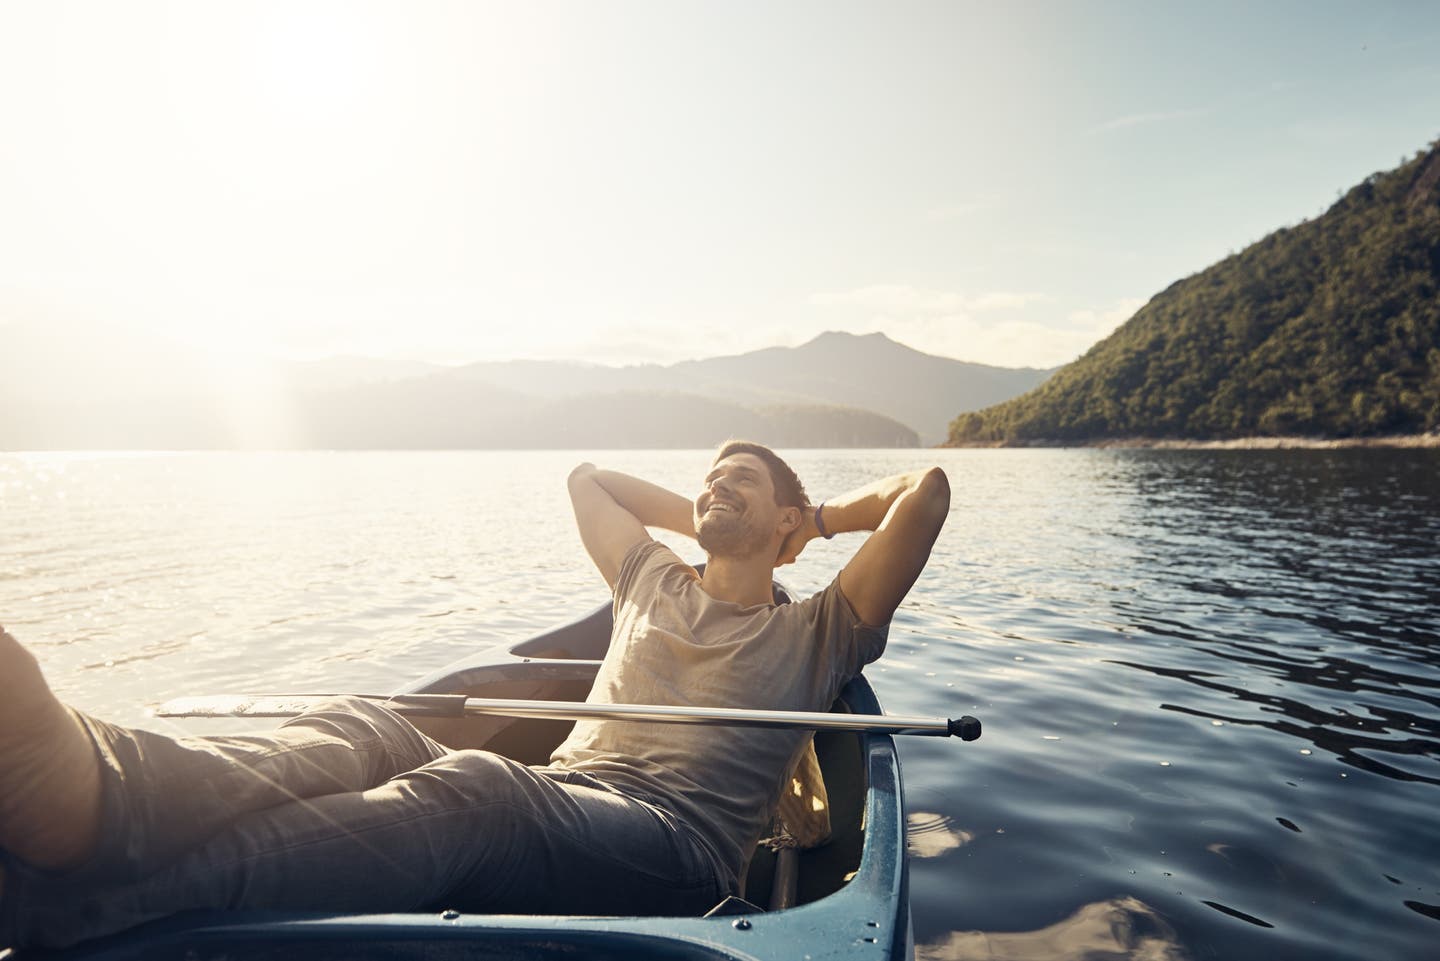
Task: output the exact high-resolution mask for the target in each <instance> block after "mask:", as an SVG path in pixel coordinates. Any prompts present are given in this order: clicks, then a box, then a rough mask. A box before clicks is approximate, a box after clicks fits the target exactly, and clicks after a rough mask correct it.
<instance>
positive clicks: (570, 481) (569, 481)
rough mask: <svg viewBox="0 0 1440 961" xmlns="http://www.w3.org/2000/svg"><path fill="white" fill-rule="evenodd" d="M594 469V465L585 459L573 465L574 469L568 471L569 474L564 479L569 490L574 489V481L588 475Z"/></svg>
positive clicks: (592, 472)
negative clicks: (581, 462) (583, 461)
mask: <svg viewBox="0 0 1440 961" xmlns="http://www.w3.org/2000/svg"><path fill="white" fill-rule="evenodd" d="M595 470H596V467H595V465H594V464H592V463H590V462H589V461H586V462H585V463H583V464H579V465H577V466H576V467H575V469H574V470H572V471H571V472H570V476H569V477H567V478H566V479H565V483H566V485H567V486H569V487H570V489H571V490H574V488H575V483H576V482H577V481H580V480H583V479H584V478H586V477H589V476H590V475H591V474H594V473H595Z"/></svg>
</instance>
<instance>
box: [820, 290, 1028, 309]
mask: <svg viewBox="0 0 1440 961" xmlns="http://www.w3.org/2000/svg"><path fill="white" fill-rule="evenodd" d="M1052 300H1054V298H1053V297H1051V296H1050V295H1049V294H1042V293H1038V292H1035V291H1010V290H993V291H986V292H985V293H981V294H973V295H969V294H963V293H960V292H958V291H951V290H931V289H927V288H924V287H912V286H910V285H908V284H871V285H869V286H867V287H856V288H854V289H852V290H844V291H829V292H823V293H817V294H811V295H810V297H809V302H810V303H811V304H813V305H815V306H817V307H853V308H858V309H861V310H867V311H872V312H876V313H885V314H920V315H935V314H955V313H967V312H970V311H986V310H1018V309H1020V308H1022V307H1025V306H1028V305H1030V304H1040V303H1047V302H1049V301H1052Z"/></svg>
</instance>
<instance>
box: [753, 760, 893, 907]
mask: <svg viewBox="0 0 1440 961" xmlns="http://www.w3.org/2000/svg"><path fill="white" fill-rule="evenodd" d="M860 745H861V739H860V735H858V734H856V733H854V732H849V731H822V732H820V733H818V734H816V735H815V738H814V741H813V742H812V747H813V754H814V758H815V760H816V761H817V762H818V766H819V770H820V771H821V772H822V773H823V776H824V782H823V783H824V784H825V785H826V787H827V788H828V790H827V793H826V802H827V803H826V809H827V813H828V814H829V818H828V821H829V825H828V830H827V831H826V833H825V835H824V836H823V837H822V838H816V837H815V836H814V835H813V834H809V835H807V840H811V841H812V843H810V844H805V845H802V844H800V843H798V841H799V840H800V837H799V836H796V835H793V834H792V835H791V836H792V837H793V838H794V839H795V841H796V842H797V843H787V842H782V843H780V844H776V845H767V844H765V843H764V842H762V843H761V844H760V845H759V846H758V847H757V848H756V849H755V853H754V855H753V856H752V857H751V860H750V868H749V870H748V871H747V873H746V877H745V881H744V887H743V888H742V889H741V893H742V895H743V896H744V898H745V899H746V900H747V901H750V902H753V903H755V904H764V905H769V906H770V909H771V910H777V909H780V908H784V907H792V906H794V905H797V904H808V903H810V902H812V901H817V900H819V899H820V898H823V897H826V896H827V895H830V894H833V893H834V892H836V891H838V890H839V889H840V888H842V887H844V885H845V883H846V881H848V880H849V879H850V877H851V876H852V875H853V874H854V872H855V870H856V869H857V868H858V867H859V866H860V855H861V853H862V851H863V849H864V845H865V828H864V824H863V823H862V822H863V814H864V806H865V789H866V777H865V763H864V757H863V755H862V753H861V746H860ZM777 837H779V835H777Z"/></svg>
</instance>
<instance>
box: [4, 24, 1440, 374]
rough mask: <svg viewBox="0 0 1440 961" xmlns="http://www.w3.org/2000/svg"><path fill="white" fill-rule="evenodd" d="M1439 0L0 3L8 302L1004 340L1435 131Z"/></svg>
mask: <svg viewBox="0 0 1440 961" xmlns="http://www.w3.org/2000/svg"><path fill="white" fill-rule="evenodd" d="M1437 51H1440V4H1435V3H1428V2H1414V3H1389V4H1386V3H1375V2H1365V3H1361V2H1354V3H1322V2H1313V0H1312V2H1303V3H1279V2H1263V3H1253V2H1245V3H1237V4H1220V3H1213V2H1206V3H1179V2H1174V3H1170V2H1145V3H1138V2H1137V3H1081V2H1065V3H1043V4H1042V3H1018V2H1017V3H999V2H994V3H984V4H977V3H905V2H888V3H880V2H876V3H866V4H855V3H843V2H817V3H789V2H780V0H776V2H765V3H759V2H755V3H749V2H733V0H732V2H725V3H719V2H717V3H703V4H702V3H686V2H654V3H613V2H611V3H606V2H585V3H573V4H569V3H567V4H551V3H540V2H532V0H516V2H511V3H503V4H502V3H489V4H485V3H428V2H427V3H420V2H404V3H401V2H394V3H357V2H325V3H314V2H299V0H284V2H279V3H224V4H221V3H209V2H197V0H182V2H175V3H158V2H141V0H126V2H124V3H113V2H97V3H71V2H54V0H48V2H42V0H33V2H23V0H8V2H0V131H3V133H0V349H3V336H4V330H5V326H4V325H7V324H11V323H14V322H19V321H26V320H30V321H35V320H40V321H45V322H60V321H64V320H81V321H100V322H104V323H107V324H110V325H112V326H117V327H120V328H122V329H129V328H132V327H133V328H137V329H144V330H147V331H160V332H163V333H167V334H170V335H174V336H177V337H181V338H183V339H186V340H188V341H192V342H195V343H199V344H202V345H205V346H211V347H225V346H238V347H245V348H248V349H251V350H257V351H261V352H268V353H275V354H280V355H285V356H290V357H304V358H309V357H319V356H324V355H328V354H340V353H350V354H367V355H372V356H385V357H404V358H416V359H426V360H431V361H436V362H441V363H463V362H468V361H472V360H480V359H506V358H511V357H551V358H573V359H589V360H595V361H601V362H607V363H636V362H640V361H661V362H668V361H673V360H679V359H684V358H689V357H696V356H709V355H714V354H720V353H733V352H738V351H742V350H748V349H752V348H757V347H763V346H771V345H775V344H798V343H801V342H803V341H805V340H808V339H809V338H810V337H812V336H814V335H815V334H816V333H818V332H820V331H822V330H827V329H842V330H851V331H855V332H867V331H871V330H882V331H884V332H886V333H888V334H889V335H890V336H892V337H894V338H895V339H897V340H900V341H902V342H904V343H908V344H910V345H912V346H915V347H918V348H920V349H922V350H926V351H930V352H932V353H939V354H944V355H947V356H952V357H958V358H961V359H965V360H975V361H982V362H986V363H994V364H1002V365H1007V366H1024V365H1029V366H1050V365H1054V364H1059V363H1063V362H1066V361H1068V360H1071V359H1073V358H1074V357H1075V356H1077V355H1078V354H1080V353H1081V352H1083V351H1084V350H1085V349H1086V348H1087V347H1089V346H1090V345H1091V344H1092V343H1094V342H1095V341H1096V340H1098V339H1099V338H1100V337H1102V336H1103V335H1105V334H1106V333H1108V332H1109V331H1110V330H1112V329H1113V328H1114V327H1115V326H1116V325H1117V324H1118V323H1120V322H1121V321H1123V320H1124V319H1125V318H1127V317H1128V316H1129V315H1130V314H1131V313H1133V312H1134V310H1135V309H1136V308H1137V307H1138V306H1139V305H1140V304H1142V303H1144V301H1145V300H1146V299H1148V298H1149V297H1150V296H1152V295H1153V294H1154V293H1156V292H1157V291H1159V290H1161V289H1163V288H1164V287H1165V286H1167V285H1168V284H1170V283H1171V282H1173V281H1174V280H1177V279H1179V278H1181V277H1183V276H1186V275H1187V274H1190V273H1194V272H1195V271H1197V270H1200V269H1202V268H1204V267H1205V266H1207V265H1208V264H1210V263H1212V262H1214V261H1215V260H1217V259H1218V258H1220V257H1223V256H1224V255H1226V254H1227V253H1228V252H1230V251H1234V250H1239V249H1240V248H1242V247H1244V246H1245V245H1246V244H1248V243H1250V242H1252V241H1254V240H1257V239H1259V238H1260V237H1261V236H1263V235H1264V234H1265V233H1267V232H1269V231H1270V230H1272V229H1274V228H1276V227H1278V226H1281V225H1284V224H1292V223H1295V222H1296V221H1298V220H1301V219H1303V218H1307V217H1313V216H1314V215H1316V214H1317V213H1319V212H1320V211H1321V210H1322V209H1324V208H1325V207H1326V206H1328V205H1329V204H1330V203H1332V202H1334V200H1335V198H1336V195H1337V191H1338V190H1340V189H1342V188H1345V187H1348V186H1350V185H1352V184H1354V183H1355V182H1357V181H1359V180H1360V179H1362V178H1363V177H1365V176H1366V175H1367V174H1370V173H1372V172H1374V171H1376V170H1381V169H1386V168H1390V167H1393V166H1395V165H1396V164H1397V163H1398V162H1400V160H1401V159H1402V158H1408V157H1409V156H1411V155H1413V153H1414V152H1415V151H1416V150H1418V149H1420V148H1423V147H1425V146H1426V145H1427V144H1428V143H1429V142H1430V141H1431V140H1434V139H1435V138H1436V137H1440V53H1437Z"/></svg>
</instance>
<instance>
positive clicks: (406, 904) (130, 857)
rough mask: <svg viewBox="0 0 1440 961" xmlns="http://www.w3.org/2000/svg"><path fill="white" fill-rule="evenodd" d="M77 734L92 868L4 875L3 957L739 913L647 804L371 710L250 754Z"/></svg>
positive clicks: (273, 739) (708, 867)
mask: <svg viewBox="0 0 1440 961" xmlns="http://www.w3.org/2000/svg"><path fill="white" fill-rule="evenodd" d="M82 720H84V721H85V723H86V725H87V727H88V728H89V730H90V733H91V736H92V738H93V739H94V741H95V744H96V749H97V752H98V755H99V757H100V759H101V763H102V770H103V777H102V779H103V783H104V803H103V814H102V819H103V820H102V842H101V850H100V851H98V852H97V853H96V855H95V857H94V858H93V859H92V860H91V862H89V863H88V864H86V865H85V866H84V867H82V868H79V869H77V870H75V871H72V872H68V873H66V874H64V875H47V874H42V873H41V872H37V871H34V870H32V869H29V868H27V867H26V866H25V865H23V864H19V863H17V862H15V861H14V859H10V860H8V861H7V863H6V865H5V871H6V874H5V880H4V888H3V895H0V946H6V945H9V946H12V947H13V946H25V945H39V946H47V947H61V946H64V945H67V944H71V943H74V942H76V941H80V940H84V939H86V938H91V937H95V936H98V935H101V934H106V933H110V932H113V931H117V930H121V929H123V928H127V927H130V926H132V925H135V924H138V923H140V922H141V921H145V920H148V919H150V918H154V917H159V916H162V915H166V914H171V913H174V912H176V911H182V910H187V909H193V908H271V909H275V908H280V909H292V910H297V911H362V912H388V911H408V910H416V909H435V908H441V907H453V908H457V909H459V910H463V911H476V912H506V913H511V912H514V913H527V914H544V913H559V914H582V913H583V914H621V915H623V914H677V915H689V914H701V913H703V912H704V911H705V910H707V909H708V908H710V907H712V906H713V905H714V904H716V903H717V902H719V901H720V900H721V899H723V898H724V897H725V895H726V894H729V893H731V892H730V891H729V889H728V888H729V885H728V884H727V883H726V881H725V880H724V877H725V872H724V870H723V869H722V868H720V867H719V866H718V864H717V861H716V859H715V857H714V855H713V854H712V853H711V850H710V848H709V847H708V845H706V844H705V843H704V842H703V841H702V840H701V839H700V837H699V836H698V834H697V833H696V832H695V831H694V830H693V829H692V828H691V827H690V826H689V825H687V824H685V823H684V822H682V821H680V820H679V819H677V818H675V817H674V816H673V815H672V814H670V813H669V812H668V811H666V810H665V809H664V808H662V807H661V806H660V805H658V804H656V803H654V802H653V801H652V800H650V799H646V798H637V797H633V796H629V795H627V794H624V793H621V792H620V791H618V790H617V789H615V788H612V787H610V786H608V785H606V784H604V783H603V782H601V781H598V780H596V779H595V778H593V777H590V776H588V775H586V774H582V773H579V772H573V771H563V770H558V769H552V768H530V767H527V766H525V765H523V764H518V763H516V762H514V761H511V760H509V759H507V758H503V757H500V756H498V755H495V754H491V753H489V752H486V751H455V752H451V751H447V750H446V749H445V748H444V747H442V746H441V745H439V744H438V743H436V742H435V741H432V740H431V739H429V738H427V737H426V736H425V735H423V734H421V733H420V732H419V731H417V730H416V729H415V728H414V726H413V725H411V724H410V723H409V722H408V721H406V720H405V719H404V718H402V717H400V716H398V715H396V714H394V713H392V712H390V711H388V710H386V709H384V708H382V707H379V706H378V705H376V704H375V703H373V702H370V701H366V700H363V699H360V698H338V699H336V700H335V701H333V702H330V703H327V704H326V705H325V706H324V707H323V708H321V709H319V710H316V711H313V712H311V713H308V714H306V715H304V716H302V717H298V718H294V719H292V720H290V721H287V722H286V723H285V724H284V725H283V726H282V727H280V728H279V729H277V730H275V731H273V732H270V733H267V734H263V735H251V736H219V737H191V738H174V737H168V736H165V735H162V734H155V733H152V732H148V731H140V730H131V729H126V728H121V727H117V726H115V725H110V724H106V723H105V722H102V721H98V720H95V719H92V718H82Z"/></svg>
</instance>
